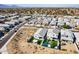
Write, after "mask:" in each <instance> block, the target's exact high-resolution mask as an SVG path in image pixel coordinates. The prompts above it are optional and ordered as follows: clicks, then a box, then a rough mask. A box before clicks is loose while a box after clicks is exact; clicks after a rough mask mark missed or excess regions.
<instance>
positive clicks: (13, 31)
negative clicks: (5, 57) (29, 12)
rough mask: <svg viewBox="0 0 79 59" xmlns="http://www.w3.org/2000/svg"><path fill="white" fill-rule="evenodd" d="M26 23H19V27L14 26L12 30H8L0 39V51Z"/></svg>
mask: <svg viewBox="0 0 79 59" xmlns="http://www.w3.org/2000/svg"><path fill="white" fill-rule="evenodd" d="M25 23H26V21H25V22H23V23H20V24H19V25H17V26H15V27H14V28H13V29H12V30H10V31H9V32H8V33H7V34H6V35H5V36H3V37H2V38H1V39H2V41H1V42H0V49H1V48H2V47H3V46H4V45H5V43H6V42H7V41H8V40H9V39H10V38H11V36H12V35H13V34H14V33H15V32H16V31H17V30H18V29H19V28H20V27H21V26H23V25H24V24H25Z"/></svg>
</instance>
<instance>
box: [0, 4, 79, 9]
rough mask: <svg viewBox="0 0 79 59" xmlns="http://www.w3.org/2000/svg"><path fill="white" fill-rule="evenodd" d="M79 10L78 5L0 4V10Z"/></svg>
mask: <svg viewBox="0 0 79 59" xmlns="http://www.w3.org/2000/svg"><path fill="white" fill-rule="evenodd" d="M34 7H37V8H39V7H47V8H48V7H51V8H53V7H54V8H79V4H0V8H34Z"/></svg>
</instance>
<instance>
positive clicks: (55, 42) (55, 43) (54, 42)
mask: <svg viewBox="0 0 79 59" xmlns="http://www.w3.org/2000/svg"><path fill="white" fill-rule="evenodd" d="M57 43H58V42H57V41H55V40H52V41H51V43H50V44H51V48H55V46H57Z"/></svg>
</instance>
